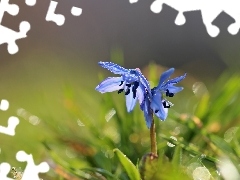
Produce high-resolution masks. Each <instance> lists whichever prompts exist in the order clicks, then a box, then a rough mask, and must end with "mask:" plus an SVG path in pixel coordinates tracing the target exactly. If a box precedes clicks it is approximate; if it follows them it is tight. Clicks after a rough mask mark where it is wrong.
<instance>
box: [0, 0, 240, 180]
mask: <svg viewBox="0 0 240 180" xmlns="http://www.w3.org/2000/svg"><path fill="white" fill-rule="evenodd" d="M10 2H11V3H16V4H18V5H19V6H20V12H19V14H18V15H17V16H16V17H12V16H10V15H9V14H7V13H5V15H4V18H3V22H2V25H4V26H7V27H9V28H12V29H14V30H16V31H18V26H19V23H20V22H21V21H22V20H27V21H29V22H30V24H31V30H30V31H29V33H28V37H27V38H25V39H21V40H18V41H17V44H18V45H19V52H18V53H17V54H15V55H9V54H8V52H7V46H6V44H5V45H1V46H0V63H1V66H0V83H1V88H0V97H1V99H7V100H8V101H9V102H10V108H9V110H8V111H6V112H3V111H1V112H0V118H1V125H3V126H6V125H7V119H8V117H10V116H13V115H14V116H17V117H19V119H20V124H19V125H18V126H17V128H16V136H14V137H10V136H7V135H4V134H0V140H1V145H0V148H1V151H0V162H4V161H7V162H9V163H10V164H11V165H12V166H15V167H21V168H22V169H24V167H25V164H24V163H19V162H17V161H16V159H15V154H16V152H17V151H19V150H25V151H26V152H27V153H32V154H33V156H34V159H35V161H36V164H38V163H40V162H41V161H47V162H49V164H50V165H51V170H50V172H49V173H47V175H45V176H44V175H43V176H42V177H43V178H44V179H74V177H76V178H77V179H129V174H128V173H127V172H126V171H125V170H124V166H122V165H121V163H120V162H119V160H118V158H117V157H116V156H115V154H114V152H113V151H112V150H113V149H114V148H119V149H120V150H121V151H122V152H123V153H124V154H126V155H127V157H129V159H130V160H131V161H132V162H133V163H134V164H135V165H136V164H137V163H138V162H140V159H141V157H142V156H143V155H144V154H146V153H148V152H149V151H150V144H149V132H148V129H147V127H146V125H145V122H144V119H143V113H142V112H141V111H140V109H139V107H138V106H137V107H136V108H135V110H134V112H132V113H130V114H127V113H126V108H125V100H124V96H121V95H117V93H110V94H104V95H101V94H100V93H98V92H96V91H95V90H94V89H95V87H96V85H97V84H98V83H99V82H100V81H101V80H102V79H104V78H106V77H108V76H113V75H112V74H110V73H109V72H107V71H106V70H103V69H100V67H98V65H97V62H98V61H113V62H116V63H119V64H121V65H123V66H124V67H127V68H136V67H138V68H141V70H142V71H143V74H144V75H146V77H147V78H148V79H149V80H150V81H151V85H152V87H153V85H156V84H157V81H158V79H159V77H160V74H161V73H162V72H163V71H164V70H165V69H166V68H167V67H175V68H176V69H177V71H176V73H175V74H174V76H178V75H181V74H183V73H184V72H187V73H188V76H187V78H186V79H185V80H184V81H183V82H181V85H182V86H184V88H185V89H184V91H183V92H181V93H179V94H178V95H177V96H176V97H174V98H173V99H172V100H171V102H173V103H174V107H173V108H171V109H170V112H169V113H170V114H169V117H168V119H167V121H166V122H159V121H157V133H158V136H157V137H158V142H159V144H158V148H159V153H160V154H162V155H161V156H160V157H161V158H160V159H165V158H166V159H168V160H166V161H167V162H170V163H169V166H166V167H169V168H168V169H163V170H162V172H161V171H159V172H161V174H167V176H161V177H158V176H157V177H155V178H154V177H152V178H153V179H156V178H158V179H176V177H178V178H179V179H184V178H185V177H184V176H183V177H182V176H179V174H178V173H179V172H176V171H175V168H174V167H173V166H177V167H178V168H179V169H182V168H183V171H181V172H185V174H188V175H189V174H190V177H191V176H192V173H193V172H192V171H193V170H194V169H196V168H198V167H206V168H207V169H208V171H209V173H210V174H211V176H210V178H211V179H221V178H223V176H222V175H218V172H219V171H217V170H219V169H218V168H217V165H218V161H217V160H216V158H220V157H222V155H223V154H224V155H228V156H227V157H228V159H230V160H231V162H233V164H234V165H236V166H234V167H236V169H238V172H239V166H238V165H239V163H240V160H239V155H240V148H239V131H237V130H238V127H239V119H240V115H239V114H240V109H239V106H238V102H239V88H240V86H239V80H240V77H239V67H240V66H239V65H240V64H239V51H238V48H239V46H240V35H239V33H238V34H237V35H236V36H232V35H230V34H228V32H227V27H228V25H229V24H231V23H232V22H233V19H231V17H229V16H228V15H227V14H224V13H222V14H220V15H219V17H218V18H217V19H216V20H215V21H214V24H216V25H217V26H219V27H220V29H221V32H220V35H219V36H218V37H216V38H211V37H210V36H209V35H208V34H207V32H206V30H205V27H204V25H203V23H202V20H201V14H200V11H196V12H189V13H185V15H186V19H187V21H186V24H185V25H183V26H176V25H175V24H174V20H175V17H176V15H177V11H175V10H173V9H171V8H170V7H168V6H165V5H164V7H163V11H162V12H161V13H160V14H153V13H152V12H151V11H150V4H151V3H152V2H149V1H139V2H138V3H135V4H130V3H129V1H128V0H124V1H107V0H101V1H93V0H88V1H83V0H75V1H73V0H69V1H63V0H62V1H61V0H59V1H58V2H59V4H58V6H57V9H56V13H60V14H63V15H65V17H66V21H65V24H64V25H63V26H60V27H59V26H57V25H56V24H55V23H53V22H47V21H45V16H46V13H47V9H48V6H49V3H50V1H46V0H43V1H40V0H39V1H37V4H36V5H35V6H34V7H28V6H26V5H25V3H24V1H16V0H10ZM72 6H77V7H80V8H82V9H83V14H82V15H81V16H80V17H74V16H72V15H71V13H70V9H71V7H72ZM111 114H114V115H113V116H112V118H111ZM36 119H37V121H34V120H36ZM230 128H233V129H230ZM234 128H235V129H234ZM229 129H230V131H229V132H228V134H227V135H226V132H227V130H229ZM229 133H230V135H229ZM171 136H174V137H176V138H177V139H178V141H177V142H175V141H173V140H172V139H171V138H170V137H171ZM225 136H230V140H229V139H227V140H226V137H225ZM172 141H173V142H172ZM167 142H171V143H173V144H174V143H175V144H174V145H175V146H174V147H172V148H171V145H170V146H169V144H167ZM176 147H178V148H176ZM202 154H205V155H206V157H205V156H201V155H202ZM178 157H179V158H180V159H181V162H180V160H179V161H177V160H176V159H178ZM161 163H162V162H160V163H158V164H157V165H156V164H155V165H154V166H156V167H158V166H160V167H162V164H161ZM163 163H165V164H166V162H163ZM192 163H195V164H193V165H192ZM196 163H197V164H196ZM86 168H88V169H86ZM91 168H100V169H91ZM191 168H192V169H191ZM146 169H147V170H146V172H148V173H150V174H151V171H149V169H148V167H146ZM159 169H160V168H159ZM189 169H190V170H189ZM141 172H145V171H141ZM163 172H164V173H163ZM201 172H205V170H202V171H201ZM146 174H147V173H146ZM170 174H171V175H170ZM175 174H176V176H175ZM202 174H203V173H202ZM149 176H150V175H146V179H151V178H149ZM196 177H200V176H196ZM206 179H207V178H206ZM225 179H226V178H225Z"/></svg>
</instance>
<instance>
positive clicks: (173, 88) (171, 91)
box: [167, 85, 183, 94]
mask: <svg viewBox="0 0 240 180" xmlns="http://www.w3.org/2000/svg"><path fill="white" fill-rule="evenodd" d="M167 89H168V90H169V92H170V93H173V94H176V93H178V92H180V91H182V90H183V87H176V86H173V85H169V86H167Z"/></svg>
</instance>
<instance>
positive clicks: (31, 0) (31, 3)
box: [25, 0, 36, 6]
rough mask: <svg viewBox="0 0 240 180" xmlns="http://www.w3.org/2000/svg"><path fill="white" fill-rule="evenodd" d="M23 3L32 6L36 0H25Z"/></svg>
mask: <svg viewBox="0 0 240 180" xmlns="http://www.w3.org/2000/svg"><path fill="white" fill-rule="evenodd" d="M25 3H26V4H27V5H28V6H34V5H35V4H36V0H25Z"/></svg>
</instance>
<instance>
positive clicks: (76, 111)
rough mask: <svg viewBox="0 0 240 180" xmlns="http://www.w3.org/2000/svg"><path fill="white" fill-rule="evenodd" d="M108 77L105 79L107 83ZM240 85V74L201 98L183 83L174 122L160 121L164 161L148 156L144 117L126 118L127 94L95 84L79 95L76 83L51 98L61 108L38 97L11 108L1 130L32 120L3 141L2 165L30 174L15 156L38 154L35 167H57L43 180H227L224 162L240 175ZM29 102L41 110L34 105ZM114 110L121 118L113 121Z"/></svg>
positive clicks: (171, 114)
mask: <svg viewBox="0 0 240 180" xmlns="http://www.w3.org/2000/svg"><path fill="white" fill-rule="evenodd" d="M154 71H156V66H155V65H153V64H152V65H150V72H151V73H149V76H151V77H149V79H151V80H153V83H156V81H157V79H158V77H156V75H155V73H154ZM96 76H97V73H96ZM104 77H106V75H101V76H100V80H101V79H102V78H104ZM100 80H99V82H100ZM239 82H240V74H237V73H233V72H231V71H230V70H229V71H226V72H225V73H223V74H222V75H221V76H220V77H219V79H218V80H217V82H216V83H215V84H211V85H209V86H208V87H210V88H209V89H208V91H205V93H202V94H200V95H199V96H198V97H196V96H195V95H194V94H193V92H192V90H191V87H190V86H189V85H188V84H189V83H188V78H186V79H185V80H184V81H183V82H182V83H181V85H183V86H184V87H185V89H184V90H183V91H182V92H180V93H179V94H177V96H176V97H174V98H173V101H172V102H173V103H174V104H175V105H174V106H173V107H172V108H171V109H170V110H169V116H168V118H167V120H166V121H165V122H162V121H159V120H158V119H155V121H156V131H157V142H158V154H159V157H158V159H155V158H153V159H151V156H150V155H149V152H150V139H149V129H147V126H146V124H145V120H144V117H143V112H142V111H141V110H140V108H139V107H138V106H136V108H135V109H134V111H133V112H132V113H127V112H126V107H125V98H124V96H123V95H122V94H120V95H118V94H117V93H116V92H115V93H114V92H113V93H107V94H100V93H98V92H95V91H94V88H95V85H94V83H95V81H94V83H92V84H89V85H86V86H81V88H80V90H79V87H77V86H76V84H74V85H73V83H71V82H68V83H66V84H64V85H62V86H61V88H60V90H59V91H58V92H57V93H56V94H55V93H54V92H53V91H52V92H51V94H52V95H53V97H52V99H54V100H55V101H54V102H53V101H52V100H51V98H50V99H49V98H48V97H49V96H47V95H46V94H38V93H37V92H36V93H35V94H34V95H35V96H32V97H26V100H25V101H24V103H23V106H22V105H21V101H18V102H17V103H16V102H14V100H11V101H10V105H11V106H10V109H9V110H8V111H6V112H1V114H0V116H1V119H3V120H4V121H2V122H1V125H6V122H7V118H8V117H9V116H11V115H16V116H18V115H17V113H16V111H17V110H18V109H19V108H24V109H26V111H28V112H29V114H28V116H26V119H24V118H23V116H22V117H20V116H18V117H19V118H20V121H21V122H20V125H19V126H18V127H17V129H16V134H17V135H16V136H14V137H9V136H7V135H2V134H0V137H1V145H0V147H1V154H0V158H1V161H2V162H3V161H7V162H9V163H10V164H11V165H12V166H15V167H21V168H22V169H24V167H25V164H24V163H19V162H17V161H16V159H15V154H16V152H17V151H18V150H25V151H26V152H27V153H32V154H33V157H34V159H35V162H36V164H38V163H40V162H41V161H47V162H49V164H50V165H51V170H50V171H49V172H48V173H46V174H42V176H41V177H42V178H43V179H44V180H45V179H56V180H57V179H59V180H61V179H74V178H75V179H116V180H117V179H118V180H128V179H131V180H136V179H140V175H141V178H142V179H146V180H151V179H152V180H155V179H163V180H165V179H166V180H168V179H169V180H171V179H180V180H181V179H184V180H185V179H192V174H193V172H194V173H195V174H196V173H200V175H195V176H196V177H200V176H201V175H203V174H204V172H205V173H206V172H207V173H209V177H210V179H222V178H223V176H222V175H221V174H219V173H217V172H219V171H218V165H219V164H221V162H225V161H223V159H222V158H223V157H225V158H227V159H229V160H230V161H231V162H232V164H233V165H234V167H235V168H236V169H237V171H238V173H239V172H240V168H239V166H238V164H240V159H239V157H240V144H239V138H240V133H239V131H237V130H238V128H239V120H240V108H239V102H240V96H239V92H240V86H239ZM96 83H97V82H96ZM82 84H84V83H82ZM26 96H27V95H26ZM30 98H34V99H35V100H36V104H34V103H31V104H29V105H28V104H27V102H31V100H30ZM20 99H24V98H20ZM28 99H29V101H28ZM27 107H28V108H27ZM29 109H31V110H29ZM113 110H114V111H115V114H114V115H113V116H112V118H110V120H106V117H105V116H106V115H107V114H108V113H109V112H112V113H113V112H114V111H113ZM30 111H31V112H30ZM31 115H35V116H37V117H39V118H40V119H41V122H40V124H38V125H36V126H34V125H32V124H31V123H29V122H28V120H29V117H30V116H31ZM4 123H5V124H4ZM171 136H173V137H175V138H176V139H177V141H176V140H174V139H172V138H171ZM168 143H171V144H170V145H169V144H168ZM114 149H115V150H114ZM124 155H126V156H124ZM229 166H230V165H229ZM194 170H195V171H194ZM205 178H206V179H207V175H206V176H205ZM202 179H204V178H202Z"/></svg>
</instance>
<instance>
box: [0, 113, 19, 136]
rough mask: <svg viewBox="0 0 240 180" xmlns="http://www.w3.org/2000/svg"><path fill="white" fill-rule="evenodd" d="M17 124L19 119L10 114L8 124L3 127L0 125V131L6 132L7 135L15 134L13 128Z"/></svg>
mask: <svg viewBox="0 0 240 180" xmlns="http://www.w3.org/2000/svg"><path fill="white" fill-rule="evenodd" d="M18 124H19V119H18V118H17V117H15V116H11V117H10V118H9V119H8V126H7V127H3V126H1V125H0V133H3V134H7V135H9V136H14V135H15V129H16V127H17V125H18Z"/></svg>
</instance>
